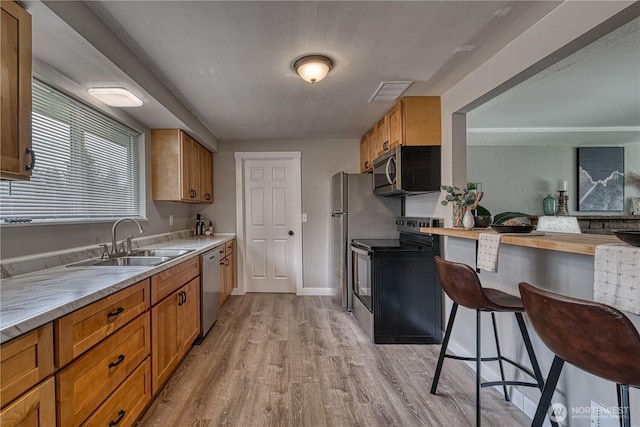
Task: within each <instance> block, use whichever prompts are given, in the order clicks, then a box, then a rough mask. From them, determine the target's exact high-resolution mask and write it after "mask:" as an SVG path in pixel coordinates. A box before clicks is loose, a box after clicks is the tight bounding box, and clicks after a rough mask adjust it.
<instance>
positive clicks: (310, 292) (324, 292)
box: [298, 288, 332, 297]
mask: <svg viewBox="0 0 640 427" xmlns="http://www.w3.org/2000/svg"><path fill="white" fill-rule="evenodd" d="M331 295H332V293H331V288H302V291H301V292H300V293H299V294H298V296H322V297H328V296H331Z"/></svg>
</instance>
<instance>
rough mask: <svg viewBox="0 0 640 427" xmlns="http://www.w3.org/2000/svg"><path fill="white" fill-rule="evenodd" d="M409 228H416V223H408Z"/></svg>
mask: <svg viewBox="0 0 640 427" xmlns="http://www.w3.org/2000/svg"><path fill="white" fill-rule="evenodd" d="M407 226H409V227H415V226H416V222H415V221H407Z"/></svg>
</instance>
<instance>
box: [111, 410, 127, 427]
mask: <svg viewBox="0 0 640 427" xmlns="http://www.w3.org/2000/svg"><path fill="white" fill-rule="evenodd" d="M126 413H127V411H125V410H124V409H120V412H118V418H116V419H115V420H113V421H110V422H109V427H113V426H115V425H118V424H120V421H122V419H123V418H124V414H126Z"/></svg>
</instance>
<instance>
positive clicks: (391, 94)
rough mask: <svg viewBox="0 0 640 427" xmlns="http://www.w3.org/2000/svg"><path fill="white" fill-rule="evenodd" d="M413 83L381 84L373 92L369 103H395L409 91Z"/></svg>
mask: <svg viewBox="0 0 640 427" xmlns="http://www.w3.org/2000/svg"><path fill="white" fill-rule="evenodd" d="M412 84H413V82H382V83H380V86H378V88H377V89H376V90H375V91H374V92H373V95H371V98H369V102H371V101H395V100H397V99H398V98H400V96H402V94H403V93H404V92H405V91H406V90H407V89H409V86H411V85H412Z"/></svg>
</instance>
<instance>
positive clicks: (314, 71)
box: [293, 55, 333, 83]
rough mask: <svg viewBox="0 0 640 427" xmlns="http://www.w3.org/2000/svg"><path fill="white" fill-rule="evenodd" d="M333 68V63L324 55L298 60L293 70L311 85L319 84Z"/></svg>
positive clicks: (309, 56) (304, 57)
mask: <svg viewBox="0 0 640 427" xmlns="http://www.w3.org/2000/svg"><path fill="white" fill-rule="evenodd" d="M332 68H333V61H332V60H331V59H329V58H327V57H326V56H323V55H308V56H303V57H302V58H300V59H297V60H296V61H295V62H294V63H293V69H294V70H295V72H296V73H298V75H299V76H300V77H301V78H302V80H304V81H307V82H309V83H315V82H319V81H320V80H322V79H324V78H325V77H326V76H327V74H329V71H331V69H332Z"/></svg>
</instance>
